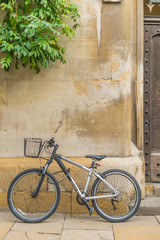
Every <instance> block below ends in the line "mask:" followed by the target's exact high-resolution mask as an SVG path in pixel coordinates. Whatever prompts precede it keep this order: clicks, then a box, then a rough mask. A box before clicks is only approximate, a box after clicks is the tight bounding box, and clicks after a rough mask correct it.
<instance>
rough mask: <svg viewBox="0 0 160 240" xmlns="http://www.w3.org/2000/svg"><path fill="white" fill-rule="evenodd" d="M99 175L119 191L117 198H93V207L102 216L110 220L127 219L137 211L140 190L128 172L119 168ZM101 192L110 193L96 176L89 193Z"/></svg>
mask: <svg viewBox="0 0 160 240" xmlns="http://www.w3.org/2000/svg"><path fill="white" fill-rule="evenodd" d="M101 176H102V177H103V178H104V179H106V181H107V182H108V183H109V184H110V185H111V186H112V187H114V188H115V189H116V190H118V191H119V196H118V197H117V198H116V197H114V198H113V197H111V198H100V199H93V200H92V204H93V206H94V209H95V210H96V212H97V213H98V214H99V215H100V216H101V217H102V218H104V219H106V220H108V221H110V222H123V221H126V220H128V219H129V218H131V217H132V216H133V215H134V214H135V213H136V212H137V210H138V208H139V206H140V203H141V190H140V187H139V185H138V183H137V181H136V179H135V178H134V177H133V176H132V175H130V174H129V173H127V172H125V171H123V170H119V169H114V170H109V171H106V172H103V173H102V174H101ZM128 184H129V185H128ZM102 194H105V195H106V194H112V192H111V190H110V189H109V187H107V186H106V185H105V184H104V183H103V182H102V181H101V180H100V179H99V178H97V179H96V180H95V181H94V183H93V185H92V190H91V195H92V196H97V195H102Z"/></svg>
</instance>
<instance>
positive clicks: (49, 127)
mask: <svg viewBox="0 0 160 240" xmlns="http://www.w3.org/2000/svg"><path fill="white" fill-rule="evenodd" d="M75 2H76V3H77V4H79V5H80V6H81V9H80V14H81V24H82V26H81V27H80V28H79V29H78V30H77V35H76V37H74V38H73V39H72V40H71V41H66V40H65V39H62V40H61V41H62V42H63V43H64V45H65V47H66V49H67V51H66V60H67V64H66V65H62V64H59V63H56V64H55V65H53V67H52V69H47V70H42V72H41V73H40V74H38V75H36V74H35V73H33V72H31V71H30V70H29V69H22V70H19V71H16V70H14V68H12V69H11V71H10V72H9V73H4V72H3V71H2V70H0V83H1V84H0V145H1V148H0V157H20V156H23V138H24V137H41V138H43V139H48V138H50V137H52V136H55V138H56V141H57V142H58V143H59V144H60V152H61V153H62V154H65V155H66V156H72V157H75V156H76V157H80V156H84V155H85V154H87V153H93V154H107V155H112V156H129V155H130V154H131V138H133V139H136V136H135V101H134V102H133V101H131V99H133V98H134V97H133V95H134V93H133V94H131V90H132V91H133V89H134V80H135V68H136V66H135V61H136V57H134V56H136V54H135V51H136V46H135V44H136V42H135V41H136V40H135V34H136V26H135V24H134V21H135V18H136V15H135V14H136V13H135V12H136V1H134V0H123V1H122V2H121V3H114V4H113V3H108V4H107V3H105V4H102V1H101V0H92V1H91V0H75ZM131 102H132V104H131ZM131 109H132V111H131ZM131 112H132V113H133V114H131ZM131 136H132V137H131Z"/></svg>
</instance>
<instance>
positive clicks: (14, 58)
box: [0, 0, 80, 73]
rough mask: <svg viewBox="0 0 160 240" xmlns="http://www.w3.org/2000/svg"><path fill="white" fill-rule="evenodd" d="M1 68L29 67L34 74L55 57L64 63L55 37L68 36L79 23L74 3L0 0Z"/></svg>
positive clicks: (42, 0) (7, 69)
mask: <svg viewBox="0 0 160 240" xmlns="http://www.w3.org/2000/svg"><path fill="white" fill-rule="evenodd" d="M0 8H1V10H2V11H4V12H5V16H4V18H3V21H2V23H1V24H0V52H2V54H1V55H2V58H1V61H0V64H1V68H4V69H5V70H6V71H9V69H10V67H11V64H12V63H13V62H14V64H15V68H16V69H19V67H20V62H21V63H22V66H23V67H26V66H28V65H29V66H30V69H34V70H35V71H36V73H39V72H40V70H41V67H42V68H47V67H51V64H52V63H54V62H55V61H56V60H59V61H60V62H62V63H65V62H66V61H65V59H64V53H65V49H64V47H63V46H62V45H61V44H60V41H59V38H60V36H61V35H65V36H66V37H67V38H69V39H70V38H71V37H72V36H74V35H75V29H76V28H77V27H78V26H79V18H80V15H79V13H78V10H79V9H78V8H79V7H78V6H77V5H76V4H74V3H73V2H71V0H4V1H1V0H0Z"/></svg>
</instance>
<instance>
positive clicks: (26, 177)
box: [8, 168, 60, 223]
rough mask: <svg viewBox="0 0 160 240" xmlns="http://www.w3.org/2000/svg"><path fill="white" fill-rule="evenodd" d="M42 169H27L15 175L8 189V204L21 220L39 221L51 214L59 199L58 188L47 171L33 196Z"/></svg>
mask: <svg viewBox="0 0 160 240" xmlns="http://www.w3.org/2000/svg"><path fill="white" fill-rule="evenodd" d="M41 175H42V171H41V170H40V169H38V168H33V169H28V170H25V171H23V172H22V173H20V174H19V175H17V176H16V177H15V178H14V179H13V181H12V182H11V184H10V187H9V189H8V205H9V208H10V210H11V212H12V213H13V214H14V215H15V216H16V217H17V218H19V219H20V220H22V221H23V222H30V223H35V222H41V221H43V220H45V219H47V218H49V217H50V216H51V214H53V212H54V211H55V210H56V208H57V207H58V204H59V200H60V188H59V185H58V183H57V182H56V179H55V177H54V176H52V174H50V173H49V172H46V173H45V177H44V179H43V182H42V185H41V187H40V190H39V192H38V195H37V196H33V192H34V191H35V189H36V187H37V185H38V183H39V180H40V178H41Z"/></svg>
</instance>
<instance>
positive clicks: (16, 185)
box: [7, 138, 141, 223]
mask: <svg viewBox="0 0 160 240" xmlns="http://www.w3.org/2000/svg"><path fill="white" fill-rule="evenodd" d="M52 147H53V150H52V151H51V149H52ZM58 147H59V146H58V145H57V144H55V141H54V138H51V139H50V140H49V141H45V142H44V143H43V144H42V140H41V139H37V138H36V139H35V138H31V139H30V138H29V139H25V146H24V149H25V152H24V155H25V156H27V157H39V158H42V156H41V154H42V152H44V150H45V151H46V152H49V153H50V158H49V159H48V158H44V159H46V160H47V162H46V164H45V165H44V166H43V167H40V168H32V169H28V170H25V171H23V172H21V173H20V174H18V175H17V176H16V177H15V178H14V179H13V181H12V182H11V184H10V186H9V189H8V196H7V199H8V205H9V208H10V210H11V212H12V213H13V214H14V215H15V216H16V217H17V218H18V219H20V220H21V221H24V222H28V223H38V222H41V221H43V220H45V219H47V218H49V217H50V216H51V215H52V214H53V213H54V212H55V211H56V209H57V207H58V204H59V201H60V187H59V182H58V181H57V180H56V178H55V176H54V174H56V173H54V174H51V173H50V172H48V171H47V169H48V167H49V165H50V164H51V163H52V162H53V160H55V161H56V162H57V164H58V165H59V167H60V168H61V170H62V172H64V174H65V177H64V178H63V179H62V180H64V179H65V178H68V180H69V181H70V182H71V183H72V185H73V187H74V189H75V190H76V191H77V193H78V195H77V202H78V203H79V204H81V205H85V206H86V207H87V209H88V211H89V215H92V213H93V210H94V209H95V211H96V212H97V213H98V214H99V215H100V216H101V217H102V218H104V219H105V220H108V221H110V222H122V221H126V220H128V219H129V218H131V217H132V216H133V215H134V214H135V213H136V212H137V210H138V208H139V206H140V202H141V190H140V187H139V185H138V183H137V181H136V180H135V178H134V177H133V176H131V175H130V174H129V173H127V172H125V171H123V170H119V169H113V170H108V171H105V172H103V173H101V174H99V173H97V172H96V171H95V169H96V168H97V167H98V166H99V163H97V162H98V161H101V160H102V159H104V158H105V157H106V155H86V156H85V157H86V158H91V159H92V163H91V166H90V167H86V166H84V165H81V164H79V163H77V162H74V161H72V160H70V159H68V158H65V157H63V156H62V155H59V154H57V153H56V151H57V149H58ZM62 160H64V161H66V162H68V163H70V164H73V165H75V166H77V167H79V168H81V169H83V170H85V171H88V178H87V181H86V183H85V187H84V190H83V191H81V190H80V189H79V187H78V185H77V184H76V182H75V181H74V179H73V178H72V176H71V175H70V169H67V168H66V167H65V165H64V163H63V162H62ZM58 173H59V172H58ZM92 175H95V176H96V179H95V181H94V183H93V185H92V188H91V193H90V195H89V194H88V185H89V182H90V180H91V177H92ZM62 180H61V181H62ZM89 200H91V201H92V205H93V206H92V207H91V206H90V205H89Z"/></svg>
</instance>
